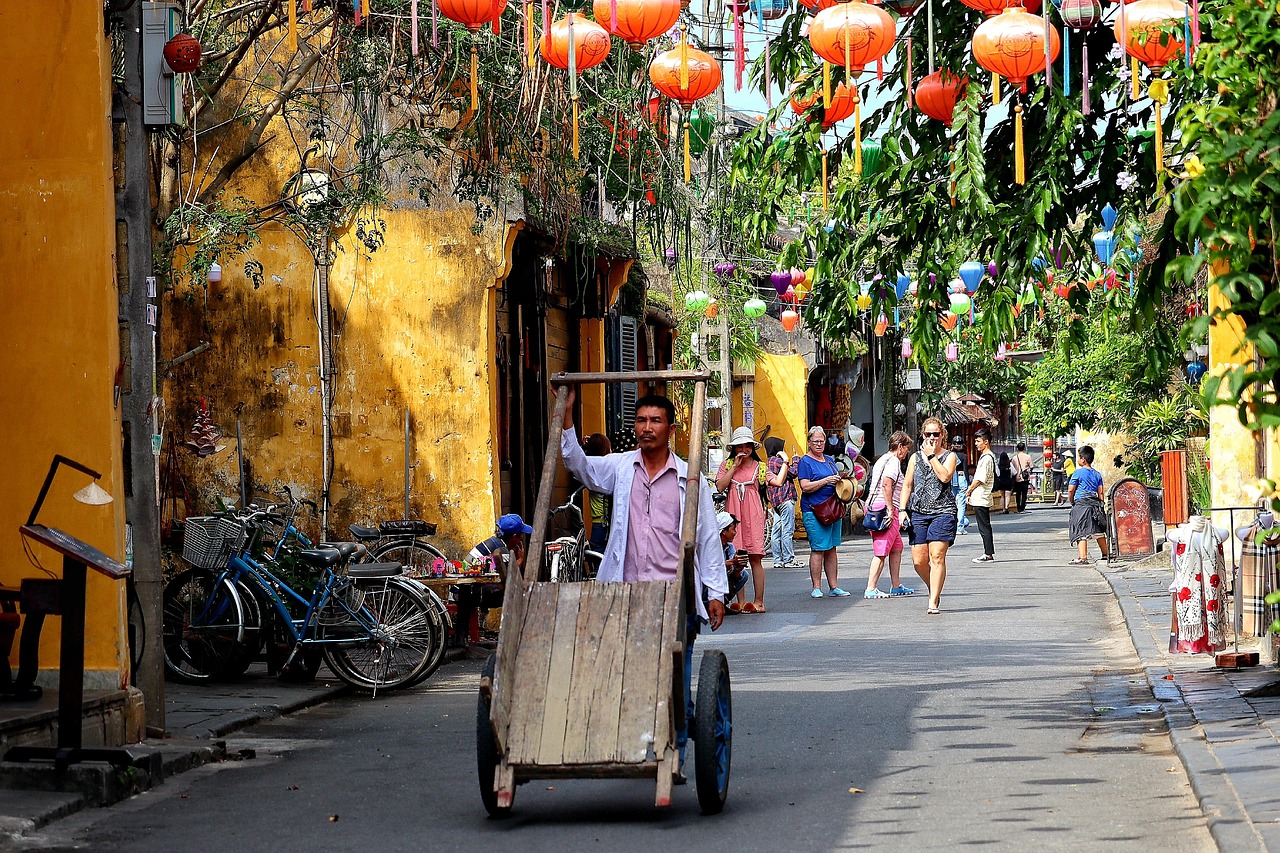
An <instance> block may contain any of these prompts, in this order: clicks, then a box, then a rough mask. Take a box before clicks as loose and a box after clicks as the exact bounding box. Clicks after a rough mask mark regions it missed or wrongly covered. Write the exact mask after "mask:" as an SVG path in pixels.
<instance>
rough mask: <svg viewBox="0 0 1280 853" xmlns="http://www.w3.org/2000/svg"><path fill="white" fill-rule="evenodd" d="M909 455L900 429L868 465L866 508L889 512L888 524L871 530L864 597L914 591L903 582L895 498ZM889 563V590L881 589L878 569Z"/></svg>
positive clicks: (908, 440)
mask: <svg viewBox="0 0 1280 853" xmlns="http://www.w3.org/2000/svg"><path fill="white" fill-rule="evenodd" d="M910 455H911V436H909V435H907V434H906V433H905V432H902V431H901V430H899V431H898V432H895V433H894V434H893V435H891V436H889V450H888V451H887V452H886V453H885V454H884V455H883V456H881V457H880V458H879V459H877V460H876V464H875V465H874V466H872V468H871V488H870V490H869V491H868V492H867V510H868V511H870V512H879V511H881V510H883V511H885V512H888V513H889V517H890V522H891V523H890V524H889V527H888V528H886V529H885V530H872V531H871V554H872V556H871V568H870V570H869V571H868V573H867V589H866V591H865V592H864V593H863V594H862V597H863V598H869V599H874V598H889V597H890V596H894V595H914V594H915V590H914V589H912V588H911V587H909V586H904V585H903V583H902V578H901V572H902V516H901V514H900V513H899V512H898V501H899V499H900V498H901V497H902V477H903V473H902V463H903V462H906V461H907V457H908V456H910ZM886 562H888V564H889V591H888V592H884V591H883V590H881V589H880V586H879V584H880V573H881V572H882V571H883V570H884V565H885V563H886Z"/></svg>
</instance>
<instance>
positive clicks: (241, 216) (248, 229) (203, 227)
mask: <svg viewBox="0 0 1280 853" xmlns="http://www.w3.org/2000/svg"><path fill="white" fill-rule="evenodd" d="M233 205H234V206H227V205H225V204H224V203H223V202H222V201H215V202H213V203H211V204H201V203H200V202H198V201H193V202H190V203H188V204H184V205H181V206H179V207H178V208H176V209H175V210H174V212H173V213H172V214H171V215H170V216H169V218H168V219H166V220H165V221H164V222H163V223H162V225H161V232H162V234H163V237H162V239H161V240H160V241H159V242H158V244H157V246H156V251H155V260H156V269H157V272H159V273H160V274H161V276H162V278H163V279H164V280H165V281H167V282H168V283H169V284H170V286H172V285H174V284H176V283H177V279H179V278H187V279H188V280H189V282H190V283H191V284H192V285H196V286H203V285H204V283H205V276H206V275H207V274H208V272H209V268H210V267H211V266H213V264H214V263H215V262H216V261H218V260H219V259H224V260H225V259H227V258H233V257H236V256H237V255H239V254H241V253H243V252H245V251H247V250H248V249H250V248H252V247H253V246H256V245H257V244H258V239H259V238H258V221H259V220H258V216H257V212H256V211H255V210H254V209H253V206H252V205H251V204H250V202H249V201H248V200H246V199H244V198H240V197H237V198H236V199H235V200H234V201H233ZM178 246H185V247H186V248H187V260H186V263H185V264H184V265H183V267H182V268H181V269H177V268H175V267H174V251H175V249H176V247H178Z"/></svg>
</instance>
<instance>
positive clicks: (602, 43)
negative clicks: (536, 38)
mask: <svg viewBox="0 0 1280 853" xmlns="http://www.w3.org/2000/svg"><path fill="white" fill-rule="evenodd" d="M610 43H611V42H610V39H609V33H608V32H606V31H605V28H604V27H602V26H600V25H599V24H597V23H596V22H595V21H592V20H590V19H588V18H587V16H586V15H584V14H582V13H581V12H573V13H571V14H569V15H566V16H564V17H563V18H561V19H560V20H558V21H556V22H555V23H554V24H552V25H551V26H550V27H549V28H548V29H547V31H546V32H544V33H543V34H542V58H543V59H545V60H546V61H547V62H548V63H549V64H551V65H554V66H555V67H556V68H563V69H565V70H567V71H568V72H569V101H570V103H572V104H573V159H575V160H577V159H578V72H579V71H583V70H585V69H587V68H593V67H595V66H597V65H599V64H600V63H601V62H604V61H605V58H606V57H608V56H609V45H610Z"/></svg>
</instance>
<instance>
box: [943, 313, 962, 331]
mask: <svg viewBox="0 0 1280 853" xmlns="http://www.w3.org/2000/svg"><path fill="white" fill-rule="evenodd" d="M941 322H942V328H944V329H946V330H947V331H948V332H949V331H951V330H952V329H954V328H955V327H956V323H958V322H960V315H959V314H951V313H944V314H943V315H942V321H941Z"/></svg>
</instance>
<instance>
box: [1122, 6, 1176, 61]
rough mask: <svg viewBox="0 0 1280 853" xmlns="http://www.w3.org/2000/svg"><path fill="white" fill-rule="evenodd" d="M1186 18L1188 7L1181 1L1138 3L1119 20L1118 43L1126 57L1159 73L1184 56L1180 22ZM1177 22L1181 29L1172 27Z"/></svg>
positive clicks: (1125, 9) (1124, 12)
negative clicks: (1128, 56) (1170, 61)
mask: <svg viewBox="0 0 1280 853" xmlns="http://www.w3.org/2000/svg"><path fill="white" fill-rule="evenodd" d="M1186 17H1187V4H1186V3H1183V2H1181V0H1136V2H1134V3H1131V4H1129V5H1127V6H1125V7H1124V10H1123V11H1122V12H1121V14H1120V15H1117V16H1116V23H1115V28H1114V29H1115V34H1116V41H1118V42H1120V43H1121V44H1123V45H1124V49H1125V53H1127V54H1129V55H1130V56H1132V57H1134V58H1135V59H1137V60H1138V61H1139V62H1141V63H1142V64H1143V65H1145V66H1147V67H1148V68H1150V69H1151V70H1152V71H1159V70H1160V69H1161V68H1164V67H1165V65H1167V64H1168V63H1169V60H1171V59H1173V58H1174V57H1175V56H1177V55H1178V54H1179V53H1181V52H1182V49H1183V40H1182V39H1183V33H1182V26H1181V25H1180V22H1181V21H1182V20H1184V19H1185V18H1186ZM1174 22H1179V26H1176V27H1171V26H1170V24H1173V23H1174ZM1122 37H1123V39H1122Z"/></svg>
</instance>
